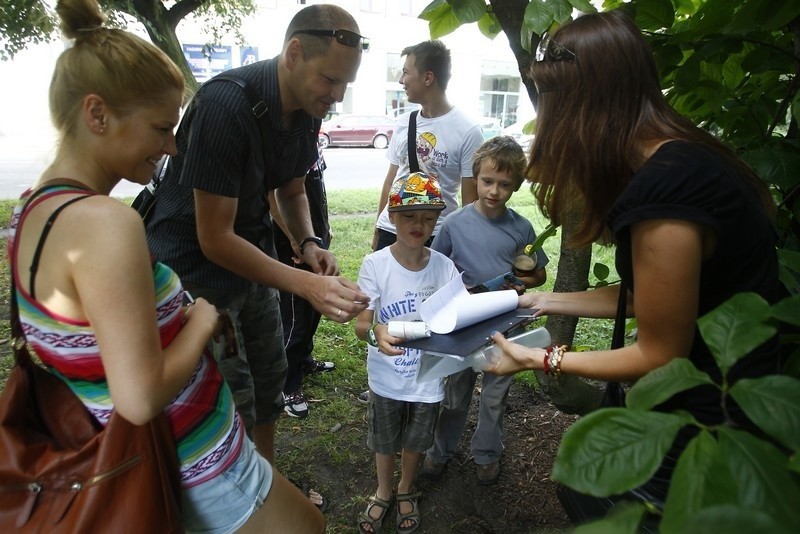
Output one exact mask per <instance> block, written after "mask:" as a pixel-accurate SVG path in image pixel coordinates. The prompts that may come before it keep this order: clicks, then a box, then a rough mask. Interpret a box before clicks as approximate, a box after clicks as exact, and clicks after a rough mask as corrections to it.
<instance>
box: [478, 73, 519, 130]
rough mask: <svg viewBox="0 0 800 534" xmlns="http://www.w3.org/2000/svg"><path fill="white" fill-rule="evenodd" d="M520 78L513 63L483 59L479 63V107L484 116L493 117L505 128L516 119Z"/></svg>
mask: <svg viewBox="0 0 800 534" xmlns="http://www.w3.org/2000/svg"><path fill="white" fill-rule="evenodd" d="M521 84H522V80H521V79H520V76H519V70H518V68H517V66H516V65H515V64H513V63H506V62H500V61H484V62H483V64H482V65H481V89H480V96H479V98H480V102H479V108H478V109H481V110H482V111H483V116H484V117H493V118H495V119H498V120H499V121H500V125H501V126H502V127H503V128H505V127H506V126H508V125H510V124H513V123H515V122H516V121H517V106H518V105H519V89H520V86H521Z"/></svg>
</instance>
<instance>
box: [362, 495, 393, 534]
mask: <svg viewBox="0 0 800 534" xmlns="http://www.w3.org/2000/svg"><path fill="white" fill-rule="evenodd" d="M393 501H394V497H392V498H391V499H389V500H388V501H384V500H383V499H379V498H378V494H377V493H376V494H375V495H373V496H372V497H370V498H369V502H368V503H367V509H366V510H364V511H363V512H361V514H359V516H358V531H359V532H360V533H361V534H375V533H377V532H378V531H379V530H380V529H381V526H383V520H384V519H386V514H387V513H388V512H389V508H391V507H392V502H393ZM376 506H377V507H378V508H380V509H381V515H379V516H378V517H372V516H370V515H369V513H370V512H371V511H372V509H373V508H375V507H376ZM365 524H367V525H369V526H370V528H372V530H367V529H365V528H364V525H365Z"/></svg>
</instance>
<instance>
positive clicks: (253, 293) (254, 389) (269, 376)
mask: <svg viewBox="0 0 800 534" xmlns="http://www.w3.org/2000/svg"><path fill="white" fill-rule="evenodd" d="M189 293H190V294H191V295H192V296H193V297H194V298H197V297H202V298H204V299H206V300H208V301H209V302H210V303H212V304H213V305H214V306H216V307H217V308H220V309H227V310H228V311H229V312H230V315H231V318H232V319H233V327H234V330H235V331H236V338H237V345H238V354H237V355H236V356H232V357H230V358H225V359H222V360H219V361H218V362H217V363H218V365H219V370H220V372H222V376H223V377H225V382H227V384H228V387H230V388H231V393H233V402H234V403H235V404H236V411H238V412H239V415H241V417H242V421H244V427H245V429H246V430H247V433H248V434H250V432H251V431H252V430H253V427H254V426H255V425H260V424H264V423H271V422H273V421H276V420H277V419H278V417H279V416H280V415H281V414H282V413H283V385H284V382H285V381H286V369H287V364H286V353H285V352H284V349H283V326H282V322H281V310H280V303H279V301H278V290H276V289H273V288H270V287H265V286H262V285H259V284H250V288H249V289H248V290H247V291H225V290H221V289H209V288H191V289H189Z"/></svg>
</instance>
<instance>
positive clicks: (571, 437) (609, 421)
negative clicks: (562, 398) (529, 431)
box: [552, 408, 692, 497]
mask: <svg viewBox="0 0 800 534" xmlns="http://www.w3.org/2000/svg"><path fill="white" fill-rule="evenodd" d="M691 422H692V418H691V417H689V416H687V415H676V414H666V413H657V412H641V411H635V410H628V409H626V408H607V409H601V410H597V411H595V412H592V413H590V414H589V415H587V416H585V417H583V418H581V419H579V420H578V421H577V422H576V423H575V424H573V425H572V426H571V427H570V428H569V430H567V432H566V433H565V434H564V438H563V439H562V440H561V445H560V447H559V449H558V454H557V456H556V461H555V464H554V466H553V475H552V478H553V480H555V481H557V482H561V483H563V484H566V485H567V486H569V487H570V488H573V489H574V490H576V491H579V492H581V493H586V494H588V495H593V496H595V497H603V496H608V495H616V494H619V493H622V492H624V491H627V490H629V489H631V488H635V487H637V486H640V485H642V484H644V483H645V482H646V481H647V480H649V479H650V477H652V476H653V474H654V473H655V472H656V470H657V469H658V467H659V466H660V465H661V461H662V460H663V458H664V455H665V454H666V452H667V450H669V448H670V446H671V445H672V442H673V441H674V439H675V436H676V435H677V433H678V430H680V428H681V427H683V426H685V425H687V424H690V423H691Z"/></svg>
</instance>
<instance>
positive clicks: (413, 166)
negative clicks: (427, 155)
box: [408, 110, 419, 172]
mask: <svg viewBox="0 0 800 534" xmlns="http://www.w3.org/2000/svg"><path fill="white" fill-rule="evenodd" d="M418 113H419V110H416V111H412V112H411V116H410V117H409V118H408V168H409V170H410V171H411V172H419V161H417V114H418Z"/></svg>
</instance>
